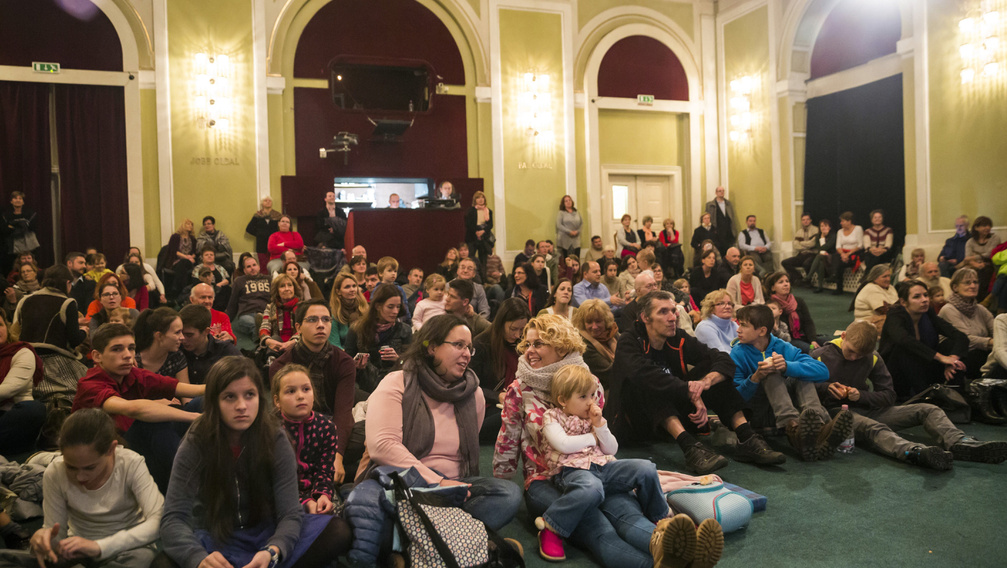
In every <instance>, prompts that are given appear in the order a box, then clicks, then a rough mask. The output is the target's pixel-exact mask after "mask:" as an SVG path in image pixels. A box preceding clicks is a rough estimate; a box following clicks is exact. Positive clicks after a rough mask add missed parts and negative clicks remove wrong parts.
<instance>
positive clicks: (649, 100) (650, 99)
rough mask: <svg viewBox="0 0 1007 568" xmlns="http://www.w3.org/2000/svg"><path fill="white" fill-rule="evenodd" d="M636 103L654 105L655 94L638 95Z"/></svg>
mask: <svg viewBox="0 0 1007 568" xmlns="http://www.w3.org/2000/svg"><path fill="white" fill-rule="evenodd" d="M636 104H640V105H647V106H653V104H654V95H637V96H636Z"/></svg>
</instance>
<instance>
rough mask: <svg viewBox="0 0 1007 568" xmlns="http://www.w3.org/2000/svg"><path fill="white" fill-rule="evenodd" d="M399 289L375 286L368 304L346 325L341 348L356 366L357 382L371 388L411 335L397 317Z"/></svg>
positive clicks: (399, 356)
mask: <svg viewBox="0 0 1007 568" xmlns="http://www.w3.org/2000/svg"><path fill="white" fill-rule="evenodd" d="M401 311H402V293H401V292H400V291H399V288H398V287H397V286H378V287H377V288H375V289H374V293H373V294H371V306H370V308H368V310H367V313H366V314H364V316H363V317H361V318H360V319H359V320H357V323H356V324H354V325H352V326H350V331H349V332H348V333H347V334H346V341H345V342H344V343H343V350H344V351H346V354H347V355H349V356H350V357H353V362H354V363H355V364H356V366H357V385H358V386H360V388H361V389H363V390H364V391H366V392H372V391H373V390H374V389H375V387H377V386H378V383H380V382H381V380H382V379H384V378H385V375H387V374H388V373H389V372H391V371H392V370H393V369H395V368H397V366H398V365H399V363H400V361H401V359H402V353H404V352H405V350H406V347H409V343H410V342H411V341H412V339H413V329H412V326H411V325H409V324H407V323H404V322H401V321H399V314H400V313H401Z"/></svg>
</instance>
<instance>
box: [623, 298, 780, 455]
mask: <svg viewBox="0 0 1007 568" xmlns="http://www.w3.org/2000/svg"><path fill="white" fill-rule="evenodd" d="M637 301H638V303H639V305H640V321H638V322H636V324H635V325H634V326H633V328H632V329H630V330H627V331H626V332H625V333H623V334H622V335H621V336H620V337H619V343H618V345H617V346H616V350H615V361H614V363H613V367H612V368H613V370H614V372H613V377H612V390H611V394H610V398H609V404H608V405H607V406H606V407H605V413H606V415H607V416H606V417H607V418H608V419H609V421H610V422H611V424H612V430H613V431H614V433H615V434H616V437H619V438H627V439H633V438H635V439H648V438H651V439H652V438H654V437H655V436H656V435H657V434H658V433H659V432H661V431H665V432H667V433H669V434H671V436H672V437H673V438H675V441H676V442H677V443H678V445H679V446H680V447H681V448H682V451H683V452H684V453H685V463H686V466H687V467H688V468H689V469H691V470H693V471H695V472H696V473H698V474H701V475H702V474H706V473H710V472H712V471H715V470H717V469H720V468H722V467H724V466H726V465H727V459H726V458H725V457H724V456H721V455H719V454H717V453H716V452H714V451H712V450H710V449H709V448H707V447H706V446H704V445H703V444H701V443H700V442H698V441H697V440H696V438H695V437H693V434H694V433H696V432H698V431H699V429H700V428H705V427H706V426H707V413H706V412H707V411H706V409H707V406H709V408H710V409H711V410H713V411H714V412H716V413H717V415H718V416H719V417H720V418H721V420H722V421H723V422H724V423H725V424H726V425H727V426H729V427H730V428H731V429H732V430H734V432H735V433H736V434H737V435H738V441H739V444H738V447H737V450H736V451H735V455H734V459H736V460H738V461H744V462H753V463H757V464H762V465H768V464H780V463H783V462H784V461H786V457H785V456H784V455H783V454H781V453H780V452H776V451H773V450H772V449H771V448H770V447H769V445H768V444H766V441H765V440H763V439H762V438H761V437H760V436H759V435H758V434H756V433H755V431H754V430H752V427H751V425H749V424H748V420H747V419H746V418H745V415H744V413H743V412H742V408H743V407H744V404H745V403H744V401H743V400H742V398H741V395H740V394H738V391H737V390H735V388H734V383H733V381H732V377H734V362H733V361H732V360H731V357H730V356H729V355H727V354H726V353H721V352H720V351H717V350H715V349H710V348H708V347H706V346H705V345H703V344H702V343H700V342H699V341H697V340H696V338H694V337H691V336H689V335H686V334H685V332H683V331H681V330H679V329H678V327H677V326H678V312H677V310H676V308H675V301H674V299H673V297H672V295H671V294H669V293H668V292H664V291H661V290H658V291H654V292H650V293H648V294H646V295H644V296H643V297H642V298H638V299H637ZM689 366H691V367H692V369H691V371H690V370H687V369H688V367H689Z"/></svg>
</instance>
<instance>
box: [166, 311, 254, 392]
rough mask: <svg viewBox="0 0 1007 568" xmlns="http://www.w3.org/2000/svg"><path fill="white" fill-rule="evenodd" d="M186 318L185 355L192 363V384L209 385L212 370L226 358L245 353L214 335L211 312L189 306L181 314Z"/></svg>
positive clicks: (190, 368) (189, 366)
mask: <svg viewBox="0 0 1007 568" xmlns="http://www.w3.org/2000/svg"><path fill="white" fill-rule="evenodd" d="M178 315H179V317H181V318H182V353H183V354H184V355H185V360H186V361H187V362H188V367H187V369H189V382H190V383H192V384H194V385H205V384H206V374H207V373H209V372H210V367H212V366H213V364H214V363H216V362H217V361H219V360H221V359H222V358H224V357H230V356H232V355H237V356H240V355H241V351H238V348H237V347H236V346H235V345H234V343H232V342H230V341H221V340H219V339H217V338H216V337H214V336H213V331H212V327H213V324H212V323H211V321H212V320H211V319H210V310H209V309H207V308H205V307H203V306H201V305H199V304H189V305H188V306H185V307H184V308H182V311H180V312H179V313H178Z"/></svg>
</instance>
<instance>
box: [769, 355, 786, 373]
mask: <svg viewBox="0 0 1007 568" xmlns="http://www.w3.org/2000/svg"><path fill="white" fill-rule="evenodd" d="M772 361H773V369H774V370H777V371H779V372H780V373H781V374H782V373H786V372H787V360H786V359H784V358H783V355H780V354H779V353H773V359H772Z"/></svg>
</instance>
